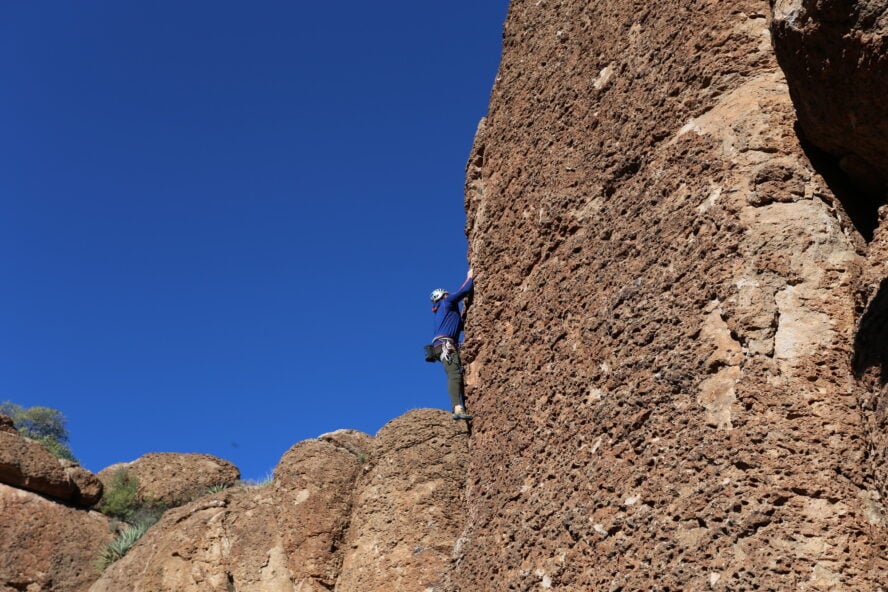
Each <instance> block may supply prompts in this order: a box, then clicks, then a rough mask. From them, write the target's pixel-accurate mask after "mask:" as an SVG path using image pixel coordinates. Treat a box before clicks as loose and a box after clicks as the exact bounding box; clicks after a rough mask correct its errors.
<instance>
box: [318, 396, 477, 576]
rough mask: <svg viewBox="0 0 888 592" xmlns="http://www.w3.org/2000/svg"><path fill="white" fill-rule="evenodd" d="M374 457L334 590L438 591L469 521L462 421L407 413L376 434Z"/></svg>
mask: <svg viewBox="0 0 888 592" xmlns="http://www.w3.org/2000/svg"><path fill="white" fill-rule="evenodd" d="M371 458H372V461H371V462H370V463H369V465H368V466H367V470H366V472H365V473H364V474H363V475H362V476H361V478H360V480H359V481H358V485H357V487H356V490H355V498H354V509H353V510H352V514H351V521H350V525H349V529H348V535H347V537H346V540H345V548H346V551H345V557H344V560H343V564H342V572H341V575H340V576H339V580H338V582H337V584H336V588H335V589H336V591H337V592H375V591H379V592H384V591H385V592H388V591H390V590H398V591H400V592H425V591H428V590H441V589H442V584H443V580H444V576H445V574H446V572H447V568H448V567H449V565H450V561H451V557H452V554H453V548H454V544H455V543H456V541H457V540H458V539H459V535H460V533H461V532H462V529H463V527H464V525H465V523H466V520H467V517H468V515H467V513H466V508H465V498H464V496H463V491H464V484H465V478H466V475H465V473H466V466H467V464H468V437H467V434H466V427H465V424H464V423H463V422H458V423H457V422H454V421H453V420H452V419H451V418H450V414H449V413H446V412H444V411H440V410H433V409H422V410H416V411H412V412H410V413H408V414H406V415H404V416H402V417H399V418H397V419H395V420H393V421H391V422H389V423H388V424H386V425H385V426H384V427H383V428H382V429H381V430H380V431H379V433H378V434H377V435H376V438H375V439H374V448H373V453H372V455H371Z"/></svg>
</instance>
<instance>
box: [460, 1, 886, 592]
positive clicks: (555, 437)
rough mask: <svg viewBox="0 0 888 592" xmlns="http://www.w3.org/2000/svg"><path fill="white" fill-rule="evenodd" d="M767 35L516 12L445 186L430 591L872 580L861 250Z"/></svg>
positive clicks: (739, 5) (873, 489)
mask: <svg viewBox="0 0 888 592" xmlns="http://www.w3.org/2000/svg"><path fill="white" fill-rule="evenodd" d="M819 4H824V3H819ZM825 4H829V3H825ZM769 19H770V7H769V5H768V3H766V2H763V1H740V2H733V3H730V5H726V4H724V3H717V2H716V3H699V2H683V1H666V2H660V3H656V4H651V3H639V2H629V1H625V2H603V1H579V0H577V1H562V2H548V1H545V0H544V1H542V2H537V1H529V0H528V1H524V0H521V1H518V0H516V1H513V2H512V3H511V6H510V10H509V16H508V19H507V22H506V27H505V34H504V48H503V49H504V51H503V58H502V62H501V65H500V70H499V73H498V76H497V79H496V83H495V86H494V90H493V93H492V97H491V103H490V109H489V113H488V115H487V117H486V120H485V121H484V122H483V124H482V126H481V127H480V128H479V132H478V134H477V137H476V143H475V147H474V149H473V153H472V156H471V158H470V161H469V167H468V177H467V183H466V205H467V213H468V218H467V232H468V236H469V245H470V253H469V256H470V260H471V264H472V267H473V269H474V271H475V276H476V296H475V301H474V304H473V307H472V311H471V315H470V319H469V322H468V325H467V335H468V340H467V343H466V351H465V353H466V359H468V360H471V364H470V367H469V376H468V382H469V384H470V386H471V389H470V393H469V396H470V399H471V401H472V408H473V411H475V413H476V420H475V422H474V424H475V429H474V433H473V436H472V448H473V454H472V457H471V458H472V460H471V464H470V469H469V475H470V478H469V484H468V490H467V492H466V496H467V501H468V507H469V514H470V516H471V519H470V521H469V523H468V528H467V531H466V533H465V535H464V537H463V538H462V539H461V544H460V546H459V549H458V553H457V563H456V565H455V567H454V569H453V571H452V573H451V576H450V588H449V589H450V590H462V591H463V592H469V591H474V590H509V589H516V590H530V589H549V588H551V589H559V590H646V589H654V588H656V589H659V590H663V591H665V590H672V591H676V590H705V589H715V590H719V589H723V590H752V589H758V590H878V589H879V586H880V585H884V582H886V581H888V564H886V558H885V554H884V549H885V545H886V522H885V508H884V505H883V500H884V499H885V495H886V493H888V492H886V491H885V489H884V479H882V480H881V482H880V480H879V477H878V475H879V474H880V473H879V472H880V471H883V469H881V468H879V467H878V463H874V462H873V460H874V459H873V458H872V456H871V452H870V451H872V450H874V447H875V446H876V445H877V444H878V442H879V441H880V440H879V439H878V438H879V437H880V434H884V433H885V426H884V424H882V425H881V426H879V425H877V423H876V422H873V423H871V424H870V423H868V422H867V420H866V419H865V418H864V417H863V416H862V414H861V407H862V406H864V405H866V404H869V403H868V401H870V391H869V388H868V387H866V386H865V385H862V384H861V382H860V380H859V379H858V378H857V377H856V376H855V372H854V371H853V369H852V363H851V360H852V357H853V351H854V349H855V335H856V333H857V329H856V327H857V323H858V315H859V314H860V312H861V311H860V309H859V308H858V307H857V303H858V290H859V288H860V285H861V284H860V282H861V278H862V274H863V269H864V267H865V266H866V261H865V251H866V237H865V236H863V235H862V234H861V232H860V231H859V230H858V228H857V227H856V226H855V224H854V220H853V219H852V217H851V216H850V215H849V214H848V212H846V211H845V207H844V204H843V202H842V201H841V200H840V199H838V196H837V195H836V193H835V192H834V191H833V189H832V187H831V184H830V182H829V181H828V180H827V179H826V178H824V176H823V175H822V174H821V172H820V170H819V169H818V168H817V167H816V166H815V163H812V161H811V160H810V159H809V156H808V154H807V153H806V151H805V149H804V148H803V146H802V144H801V141H800V140H799V138H798V136H797V131H796V126H795V123H796V118H795V117H796V116H795V112H796V111H795V108H794V106H793V104H792V102H791V100H790V93H789V89H788V88H787V84H786V80H785V78H784V75H783V73H782V72H781V70H780V69H779V67H778V64H777V62H776V59H775V57H774V53H773V50H772V46H771V41H770V38H769ZM877 96H878V95H875V96H874V97H872V98H873V99H876V97H877ZM876 100H877V99H876ZM883 119H884V118H883ZM878 129H879V128H877V127H876V126H874V127H873V131H875V132H876V133H879V132H878ZM881 135H883V136H884V133H881ZM881 441H882V442H883V443H884V439H883V440H881ZM882 449H883V450H884V446H883V448H882ZM879 458H882V457H879ZM883 466H884V463H883Z"/></svg>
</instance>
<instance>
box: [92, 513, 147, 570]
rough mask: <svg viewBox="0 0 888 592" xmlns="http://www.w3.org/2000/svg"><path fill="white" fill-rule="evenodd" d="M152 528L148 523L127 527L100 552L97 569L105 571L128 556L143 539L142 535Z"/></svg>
mask: <svg viewBox="0 0 888 592" xmlns="http://www.w3.org/2000/svg"><path fill="white" fill-rule="evenodd" d="M150 526H151V525H150V524H148V523H145V522H140V523H138V524H136V525H135V526H129V527H126V528H124V529H123V530H122V531H121V532H120V534H118V535H117V537H116V538H115V539H114V540H113V541H111V542H110V543H108V544H107V545H105V546H104V547H103V548H102V550H101V551H100V552H99V557H98V559H96V568H98V570H99V572H103V571H105V570H106V569H108V566H109V565H111V564H112V563H114V562H115V561H117V560H118V559H120V558H121V557H123V556H124V555H126V553H127V551H129V550H130V547H132V546H133V545H135V544H136V541H138V540H139V539H140V538H142V535H143V534H145V532H146V531H147V530H148V528H149V527H150Z"/></svg>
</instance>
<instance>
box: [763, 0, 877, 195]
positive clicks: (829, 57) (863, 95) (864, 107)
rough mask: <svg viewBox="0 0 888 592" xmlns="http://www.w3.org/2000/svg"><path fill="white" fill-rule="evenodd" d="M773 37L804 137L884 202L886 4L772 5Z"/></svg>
mask: <svg viewBox="0 0 888 592" xmlns="http://www.w3.org/2000/svg"><path fill="white" fill-rule="evenodd" d="M771 30H772V32H773V34H774V47H775V49H776V54H777V57H778V59H779V60H780V65H781V67H782V68H783V70H784V71H785V72H786V77H787V81H788V83H789V91H790V94H791V96H792V98H793V102H794V103H795V107H796V111H797V113H798V118H799V125H800V126H801V128H802V130H803V132H804V135H805V137H806V138H807V139H808V140H810V141H811V142H812V143H813V144H814V145H816V146H818V147H819V148H820V149H822V150H825V151H826V152H828V153H830V154H832V155H834V156H835V157H836V158H837V159H838V162H839V165H840V166H841V167H842V168H843V169H844V170H845V172H846V173H847V174H849V175H850V176H852V177H853V178H854V179H855V181H856V182H857V183H858V185H859V186H862V187H863V188H868V189H870V190H871V191H873V192H874V193H876V194H877V195H876V196H874V197H876V198H877V199H879V200H880V201H882V202H884V197H885V195H884V194H885V188H886V187H885V184H886V182H888V104H886V102H885V101H884V96H885V94H886V93H888V51H886V47H888V46H886V42H888V39H886V35H888V3H886V2H885V0H858V1H854V2H852V1H850V0H776V1H775V2H774V19H773V22H772V25H771ZM858 199H859V198H858Z"/></svg>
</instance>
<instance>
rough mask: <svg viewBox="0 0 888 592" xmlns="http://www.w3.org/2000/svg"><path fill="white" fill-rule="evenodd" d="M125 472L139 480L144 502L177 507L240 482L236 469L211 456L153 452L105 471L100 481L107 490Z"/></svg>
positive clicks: (226, 462)
mask: <svg viewBox="0 0 888 592" xmlns="http://www.w3.org/2000/svg"><path fill="white" fill-rule="evenodd" d="M121 469H125V470H126V472H127V474H128V475H129V476H130V477H135V478H136V479H138V482H139V487H138V489H137V491H136V495H137V496H139V498H140V499H143V500H146V501H152V502H162V503H165V504H167V505H170V506H177V505H179V504H182V503H184V502H186V501H190V500H191V499H194V498H196V497H199V496H201V495H203V494H205V493H206V492H207V491H208V490H209V489H210V488H211V487H213V486H216V485H223V486H229V485H234V484H235V483H237V481H238V479H240V471H239V470H238V468H237V467H236V466H234V465H233V464H231V463H230V462H228V461H227V460H223V459H221V458H218V457H215V456H212V455H210V454H197V453H175V452H153V453H150V454H146V455H144V456H141V457H139V458H138V459H136V460H134V461H132V462H128V463H118V464H115V465H111V466H110V467H107V468H105V469H102V470H101V471H99V473H98V477H99V479H101V480H102V482H103V483H104V484H105V486H106V487H107V486H108V485H109V484H110V483H111V479H112V477H113V476H114V474H115V473H116V472H117V471H119V470H121Z"/></svg>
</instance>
